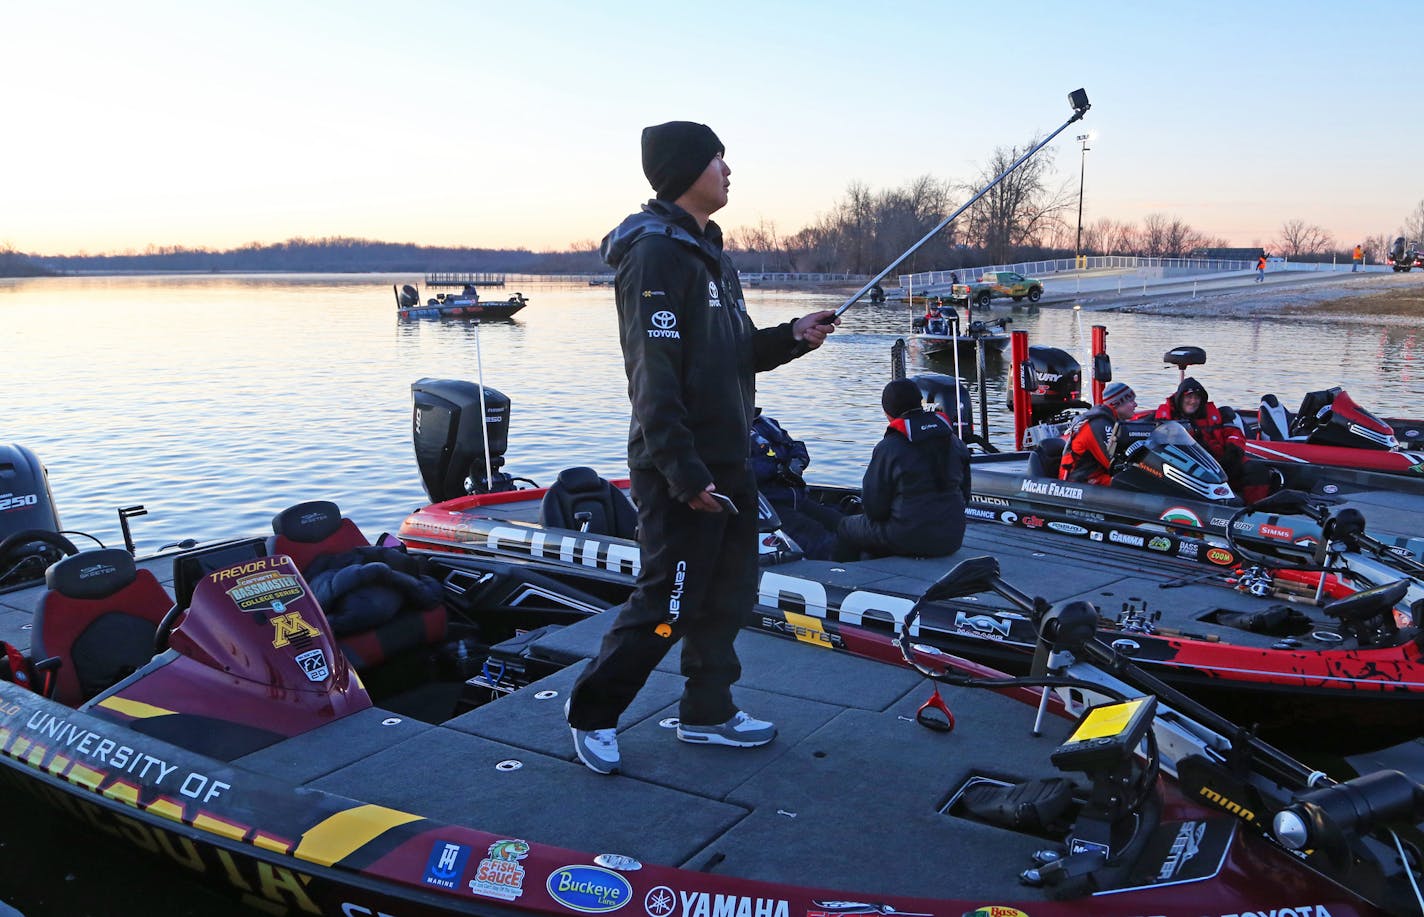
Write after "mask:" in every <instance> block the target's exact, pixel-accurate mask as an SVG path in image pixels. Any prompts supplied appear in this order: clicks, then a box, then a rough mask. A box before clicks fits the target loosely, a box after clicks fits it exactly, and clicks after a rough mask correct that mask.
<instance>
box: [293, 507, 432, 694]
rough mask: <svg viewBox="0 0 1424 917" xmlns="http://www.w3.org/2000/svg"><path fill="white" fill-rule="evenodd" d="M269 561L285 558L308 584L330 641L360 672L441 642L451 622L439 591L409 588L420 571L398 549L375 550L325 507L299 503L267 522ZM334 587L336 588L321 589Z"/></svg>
mask: <svg viewBox="0 0 1424 917" xmlns="http://www.w3.org/2000/svg"><path fill="white" fill-rule="evenodd" d="M272 532H273V535H272V537H271V538H269V539H268V541H267V549H268V552H269V553H271V554H286V555H287V556H288V557H290V558H292V561H293V562H294V563H295V564H296V565H297V569H298V570H300V571H301V572H302V575H303V576H304V577H306V578H307V580H308V583H309V584H310V585H311V587H312V592H313V594H314V595H316V596H317V597H318V600H319V601H320V600H321V599H322V596H323V595H325V596H326V598H327V600H326V601H323V602H322V606H323V607H322V610H323V611H324V612H325V613H326V616H327V620H328V621H329V622H330V623H331V628H332V632H333V634H334V636H335V637H336V642H337V645H338V646H340V647H341V651H342V652H343V653H344V654H345V655H346V658H347V660H348V661H350V663H351V664H352V665H353V666H355V667H356V668H357V669H358V670H364V669H370V668H374V667H375V666H378V665H380V664H381V663H383V662H385V661H387V660H388V659H390V658H392V657H393V656H396V655H398V654H400V653H403V652H405V651H407V650H412V649H416V648H419V647H423V646H434V645H437V644H439V643H441V642H443V641H444V640H445V635H446V632H447V629H448V626H449V615H448V613H447V611H446V609H445V605H444V604H443V603H442V602H441V601H440V600H439V590H438V584H434V582H433V581H431V580H429V578H428V577H427V578H425V579H426V586H425V587H417V586H416V585H415V580H416V578H417V577H416V576H415V573H416V572H418V568H419V563H418V562H417V561H416V560H415V558H412V557H409V556H408V555H406V554H405V551H404V549H403V548H399V547H384V546H382V547H376V546H372V545H371V542H370V541H369V540H368V539H367V538H366V536H365V535H364V534H362V532H361V530H360V528H358V527H357V525H356V523H354V522H352V521H351V520H350V519H347V518H345V517H343V516H342V515H341V510H340V509H339V508H338V507H337V505H336V504H335V503H332V502H331V501H329V500H313V501H309V502H306V503H298V504H297V505H296V506H293V507H290V508H289V509H286V510H283V511H282V512H280V513H278V514H277V515H276V516H274V517H272ZM328 579H329V580H332V581H334V583H331V582H327V580H328Z"/></svg>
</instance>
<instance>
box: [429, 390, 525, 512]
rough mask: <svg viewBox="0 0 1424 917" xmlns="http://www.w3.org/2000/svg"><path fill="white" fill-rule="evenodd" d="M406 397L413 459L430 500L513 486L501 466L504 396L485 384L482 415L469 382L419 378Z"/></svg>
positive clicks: (504, 441)
mask: <svg viewBox="0 0 1424 917" xmlns="http://www.w3.org/2000/svg"><path fill="white" fill-rule="evenodd" d="M410 396H411V400H412V402H414V406H413V408H412V411H411V436H412V439H413V440H414V443H415V461H416V464H417V465H418V466H419V467H420V477H421V481H422V483H424V485H425V492H426V493H427V494H429V495H430V499H431V501H432V502H435V503H441V502H443V501H445V500H450V499H452V498H454V497H460V496H464V495H465V494H470V493H495V492H498V491H505V490H513V489H514V479H513V478H512V477H510V476H509V475H508V474H506V473H504V472H501V471H500V470H499V469H500V468H501V467H502V466H503V465H504V452H505V449H507V448H508V447H509V398H508V397H506V396H505V395H504V394H502V393H501V392H499V391H497V390H495V389H492V388H489V387H488V386H486V387H485V389H484V402H485V414H484V417H483V418H481V417H480V387H479V386H478V385H476V384H475V383H473V382H466V381H464V380H460V379H421V380H420V381H418V382H413V383H411V386H410ZM482 420H483V422H482ZM486 450H488V452H487V451H486ZM486 458H488V462H487V461H486Z"/></svg>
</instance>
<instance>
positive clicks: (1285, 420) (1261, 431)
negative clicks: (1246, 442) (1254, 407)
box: [1256, 395, 1295, 443]
mask: <svg viewBox="0 0 1424 917" xmlns="http://www.w3.org/2000/svg"><path fill="white" fill-rule="evenodd" d="M1294 423H1295V415H1294V414H1292V413H1291V412H1290V411H1288V410H1286V407H1285V405H1283V404H1281V400H1280V399H1279V398H1277V397H1276V396H1275V395H1262V396H1261V408H1260V410H1259V411H1257V413H1256V435H1257V436H1258V437H1259V438H1261V439H1264V440H1270V441H1272V442H1277V443H1283V442H1288V441H1290V440H1291V439H1294V438H1295V437H1292V436H1291V432H1290V431H1291V426H1292V425H1293V424H1294Z"/></svg>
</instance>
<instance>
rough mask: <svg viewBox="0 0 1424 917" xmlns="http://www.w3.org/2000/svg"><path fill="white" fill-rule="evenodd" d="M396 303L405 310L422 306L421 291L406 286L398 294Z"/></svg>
mask: <svg viewBox="0 0 1424 917" xmlns="http://www.w3.org/2000/svg"><path fill="white" fill-rule="evenodd" d="M396 302H397V303H399V304H400V306H401V307H402V308H405V309H409V308H411V307H413V306H418V305H420V291H419V290H417V289H416V288H415V287H413V286H411V285H410V284H406V285H405V286H403V287H401V288H400V292H399V293H397V294H396Z"/></svg>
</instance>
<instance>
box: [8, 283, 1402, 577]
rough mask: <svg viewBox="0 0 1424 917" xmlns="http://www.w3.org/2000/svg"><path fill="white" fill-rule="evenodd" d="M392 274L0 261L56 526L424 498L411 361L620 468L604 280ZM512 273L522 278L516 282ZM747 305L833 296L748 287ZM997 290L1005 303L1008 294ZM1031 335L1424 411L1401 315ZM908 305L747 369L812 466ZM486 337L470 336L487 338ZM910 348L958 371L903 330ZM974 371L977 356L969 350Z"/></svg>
mask: <svg viewBox="0 0 1424 917" xmlns="http://www.w3.org/2000/svg"><path fill="white" fill-rule="evenodd" d="M411 279H412V278H410V277H405V276H391V277H388V276H383V275H370V276H360V277H352V276H349V275H342V276H318V277H311V276H260V277H257V276H252V277H248V276H242V277H206V276H202V277H161V278H155V277H104V278H60V279H40V280H25V281H0V321H3V326H4V327H5V328H6V329H7V331H8V337H7V342H6V354H7V359H6V367H5V372H4V373H3V377H0V404H3V405H4V408H5V416H6V423H5V425H4V427H3V428H0V430H3V432H0V436H2V437H3V439H4V440H6V441H13V442H18V443H21V444H23V445H26V446H28V447H29V448H31V449H33V450H34V451H35V452H36V453H37V454H38V455H39V457H40V458H41V460H42V461H44V462H45V463H46V464H47V465H48V467H49V470H50V477H51V482H52V485H53V488H54V492H55V499H56V501H57V502H58V504H59V508H60V511H61V513H62V515H63V519H64V522H65V525H66V527H68V528H71V529H78V530H81V531H86V532H90V533H92V534H94V535H96V536H98V537H100V538H102V539H103V540H105V541H106V542H110V543H113V542H115V541H116V540H117V538H118V526H117V522H116V519H115V515H114V509H115V508H116V507H118V506H121V505H129V504H132V503H143V504H145V505H146V506H147V507H148V509H149V515H148V516H146V517H144V518H142V519H139V520H137V521H136V523H135V532H136V536H137V538H138V540H139V543H140V547H141V548H142V549H149V550H152V549H155V548H157V547H159V546H160V545H162V544H165V543H167V542H170V541H176V540H178V539H181V538H186V537H195V538H205V537H213V536H220V535H226V534H229V533H237V532H255V531H264V530H265V529H266V527H267V525H268V524H269V520H270V519H271V516H272V515H273V514H274V513H275V512H277V511H278V510H281V509H283V508H284V507H286V506H288V505H290V504H292V503H295V502H298V501H300V500H303V499H313V498H328V499H333V500H336V501H337V502H338V503H339V504H340V505H341V506H342V508H343V509H344V510H345V511H346V512H347V513H348V514H349V515H351V516H353V517H354V518H356V519H357V521H358V522H360V523H361V524H363V525H364V526H365V527H367V528H371V529H374V530H379V529H382V528H392V527H394V526H395V525H397V524H398V523H399V521H400V519H401V518H402V517H403V516H404V514H405V513H406V512H408V511H409V510H411V509H413V508H415V507H417V506H419V505H421V504H422V503H423V502H424V494H423V491H422V489H421V487H420V482H419V478H418V475H417V473H416V469H415V467H414V459H413V456H412V451H411V446H410V429H409V427H410V390H409V386H410V383H411V382H413V381H414V380H416V379H419V378H421V377H423V376H432V377H457V378H470V379H473V378H475V375H476V365H477V353H478V355H479V356H480V357H482V358H483V363H484V373H485V379H486V381H487V383H488V384H490V385H492V386H494V387H496V388H498V389H500V390H502V391H503V392H504V393H505V394H507V395H508V396H509V397H510V398H511V399H512V401H513V409H512V424H513V425H512V430H511V438H510V449H509V454H508V460H509V466H508V467H509V470H511V471H513V472H514V473H515V474H519V475H522V476H525V477H530V478H533V479H535V480H536V481H539V482H541V483H543V482H547V481H548V480H550V479H551V478H552V476H553V475H554V474H555V473H557V471H558V470H559V469H560V468H562V467H564V466H565V465H568V464H588V465H592V466H593V467H595V468H597V469H599V470H600V471H602V472H604V473H608V474H617V473H622V472H623V470H624V468H625V465H624V462H625V458H624V436H625V434H626V429H627V418H628V404H627V395H626V388H625V381H624V378H623V372H622V364H621V356H620V354H619V350H618V344H617V336H616V322H615V315H614V309H613V305H612V291H611V288H609V287H588V286H580V285H572V284H562V283H553V282H547V283H540V282H536V283H530V284H526V285H524V287H523V292H524V293H525V294H526V295H528V296H530V297H531V300H532V304H531V305H530V306H529V307H528V308H526V309H525V310H524V311H523V312H521V313H520V314H519V316H518V318H517V319H515V320H514V321H512V322H491V323H486V324H484V325H481V326H478V327H477V326H475V325H474V324H472V323H469V322H464V321H431V320H426V321H416V322H399V321H397V320H396V318H395V315H394V310H393V308H392V306H393V302H392V297H391V294H390V284H391V283H392V282H393V281H395V282H408V281H410V280H411ZM508 292H513V290H512V289H511V290H509V291H508ZM748 292H749V294H750V300H751V301H750V304H749V305H750V307H751V309H752V313H753V315H754V317H755V319H756V320H757V322H758V323H760V324H769V323H774V322H778V321H782V320H785V319H787V318H790V317H794V316H796V315H799V314H802V313H804V312H806V311H809V310H811V309H815V308H821V307H826V306H831V305H835V304H837V303H838V302H839V301H840V297H838V296H836V295H834V294H816V293H803V292H793V291H776V290H759V289H754V290H749V291H748ZM996 314H1000V315H1003V314H1009V313H1008V312H1007V310H1005V309H999V310H997V313H996ZM1013 319H1014V324H1013V326H1012V327H1013V328H1023V329H1026V330H1028V331H1029V332H1030V335H1031V340H1032V341H1033V342H1034V343H1045V344H1053V345H1055V346H1059V347H1063V348H1064V349H1066V350H1068V351H1070V352H1071V353H1074V354H1076V355H1079V356H1080V359H1081V360H1083V361H1084V362H1085V363H1086V359H1085V353H1086V350H1087V346H1088V345H1087V342H1088V340H1089V336H1090V326H1091V324H1093V323H1095V322H1097V323H1101V324H1104V325H1106V326H1107V328H1108V330H1109V339H1108V344H1109V349H1110V351H1111V353H1112V356H1113V363H1114V370H1115V376H1116V378H1119V379H1123V380H1125V381H1128V382H1130V383H1131V384H1132V385H1133V386H1134V387H1135V388H1136V389H1137V390H1138V393H1139V400H1140V401H1141V402H1142V404H1143V405H1144V406H1145V405H1148V404H1156V403H1157V402H1158V401H1159V400H1160V398H1161V397H1162V396H1164V395H1165V394H1167V393H1169V392H1170V391H1171V390H1172V389H1173V388H1174V387H1175V384H1176V377H1177V372H1176V370H1175V369H1174V368H1172V367H1170V366H1166V365H1165V364H1163V363H1161V356H1162V354H1163V353H1164V352H1165V351H1167V350H1168V349H1169V348H1171V347H1173V346H1177V345H1181V344H1196V345H1199V346H1202V347H1205V348H1206V350H1207V353H1208V356H1209V361H1208V363H1207V365H1206V366H1204V367H1199V368H1198V370H1197V371H1196V375H1197V376H1198V377H1199V378H1200V379H1201V380H1202V381H1203V383H1204V384H1205V385H1206V386H1207V388H1208V389H1209V390H1210V392H1211V394H1212V397H1213V398H1214V399H1215V400H1216V401H1217V402H1218V403H1227V404H1231V403H1235V404H1242V405H1247V404H1249V405H1254V404H1255V403H1256V401H1257V400H1258V399H1259V396H1260V395H1261V393H1262V392H1264V391H1274V392H1276V393H1277V394H1278V395H1280V396H1281V398H1282V400H1283V401H1285V402H1287V403H1290V404H1295V403H1298V402H1299V399H1300V397H1301V396H1302V395H1303V394H1304V393H1305V392H1306V391H1307V390H1308V389H1310V388H1315V387H1324V386H1328V385H1334V384H1344V385H1346V386H1347V387H1348V388H1349V389H1350V390H1351V392H1352V393H1353V394H1354V395H1355V396H1356V397H1357V399H1358V400H1359V401H1360V402H1361V403H1363V404H1365V405H1367V406H1369V407H1371V408H1374V409H1376V410H1377V411H1379V412H1381V413H1392V414H1396V415H1399V414H1405V415H1414V414H1418V413H1419V410H1418V408H1417V407H1416V404H1417V402H1418V399H1419V396H1420V394H1421V384H1420V381H1419V380H1420V372H1421V363H1424V356H1421V352H1420V346H1421V342H1420V338H1419V334H1418V332H1417V331H1416V330H1415V329H1414V328H1412V327H1409V326H1406V325H1401V324H1395V325H1378V324H1350V325H1340V324H1333V323H1330V322H1328V321H1314V320H1293V321H1290V322H1283V321H1280V320H1256V321H1251V320H1235V319H1211V318H1203V319H1181V318H1164V317H1156V316H1145V315H1119V314H1111V313H1098V314H1085V313H1080V312H1074V311H1072V310H1070V309H1064V308H1056V309H1055V308H1045V309H1043V310H1041V311H1039V312H1037V313H1013ZM907 328H908V312H907V311H906V309H905V307H903V306H895V305H884V306H869V305H865V306H857V307H856V308H855V309H854V310H852V311H851V312H850V313H849V314H848V316H847V321H846V323H845V325H844V326H843V327H842V329H841V330H840V331H839V332H838V333H837V334H836V335H835V337H834V338H833V339H832V343H831V344H830V345H828V348H827V349H826V350H825V351H823V352H822V353H820V354H815V355H812V356H810V357H808V358H806V359H803V360H799V361H797V362H795V363H793V364H791V365H789V366H786V367H783V368H781V369H779V370H776V371H775V372H773V373H770V374H766V375H763V376H762V377H761V382H760V387H761V395H760V403H761V404H762V406H763V407H764V408H765V409H766V410H767V411H768V412H770V413H772V414H773V415H774V416H776V417H778V418H779V419H781V420H782V422H783V423H784V424H785V425H786V426H787V427H788V428H789V429H790V430H791V431H792V432H793V433H794V434H795V435H797V436H799V437H801V438H803V439H806V440H807V441H808V442H810V443H812V456H813V462H814V464H813V466H812V467H813V472H814V477H816V478H818V479H820V480H826V481H833V482H839V483H851V482H855V481H857V480H858V479H859V475H860V472H861V470H862V468H863V462H864V461H865V459H866V457H867V456H868V455H869V452H870V449H871V447H872V446H873V445H874V443H875V441H876V440H877V439H878V438H879V436H880V432H881V429H882V426H883V418H882V417H881V415H880V411H879V392H880V386H881V384H882V382H883V380H884V379H886V378H887V372H888V367H889V353H890V346H891V344H892V343H893V342H894V340H895V339H896V337H898V336H900V335H902V334H903V333H904V332H905V331H906V330H907ZM477 347H478V349H477ZM911 361H912V363H914V364H915V367H916V368H917V369H933V370H937V371H940V372H953V363H952V361H949V360H945V359H943V358H942V357H939V356H936V357H935V358H933V362H931V361H930V360H929V359H927V358H926V357H924V356H923V355H921V354H919V353H918V352H917V351H916V350H915V349H914V348H912V349H911ZM988 368H989V373H988V376H989V378H988V386H989V402H990V409H991V412H992V413H991V427H993V428H994V429H995V430H997V431H998V432H999V434H1000V436H999V439H1000V440H1001V441H1004V442H1007V435H1006V433H1007V431H1008V430H1009V429H1010V425H1009V419H1008V415H1007V414H1006V412H1005V411H1004V408H1003V405H1004V402H1005V391H1004V369H1005V361H1003V360H994V359H991V361H990V362H989V364H988ZM961 372H962V373H963V374H964V375H966V376H973V375H974V372H973V367H972V365H965V366H962V367H961Z"/></svg>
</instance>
